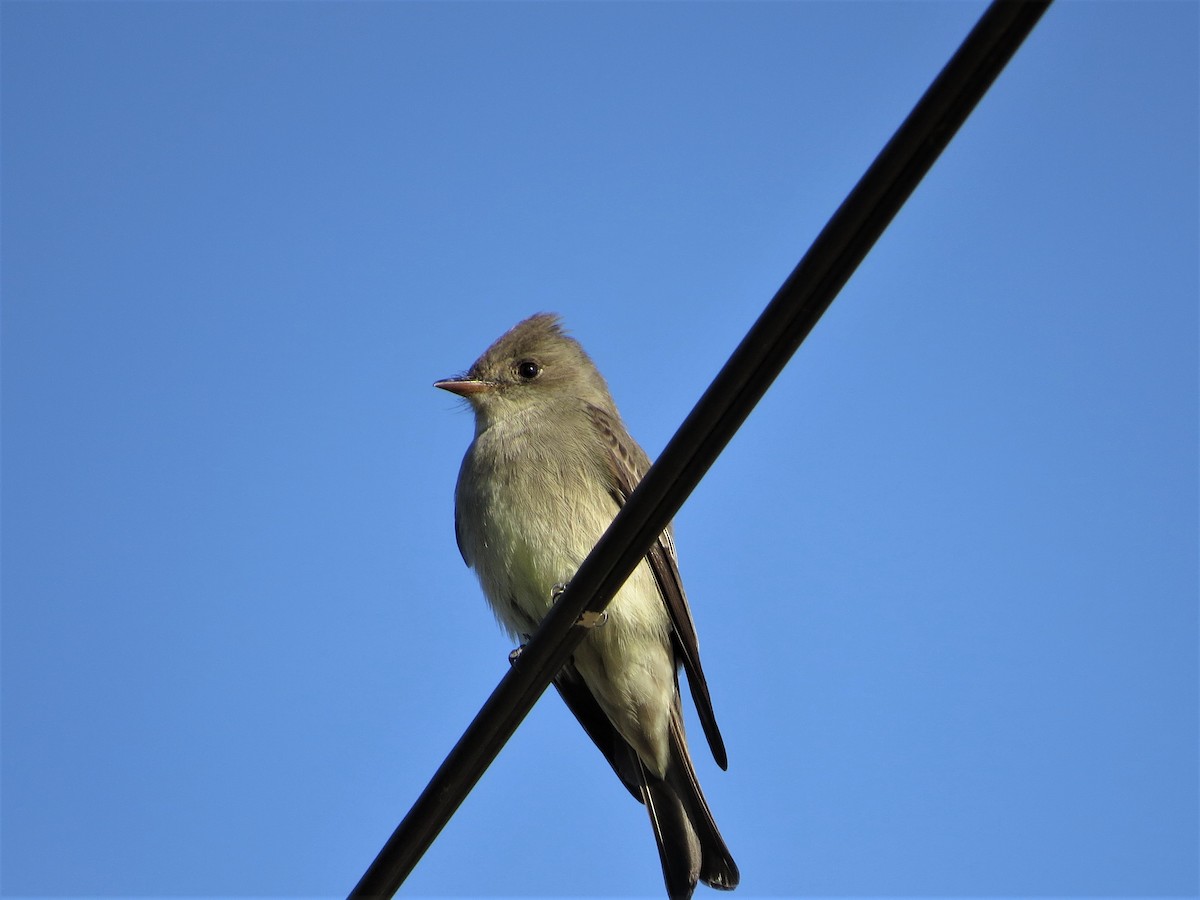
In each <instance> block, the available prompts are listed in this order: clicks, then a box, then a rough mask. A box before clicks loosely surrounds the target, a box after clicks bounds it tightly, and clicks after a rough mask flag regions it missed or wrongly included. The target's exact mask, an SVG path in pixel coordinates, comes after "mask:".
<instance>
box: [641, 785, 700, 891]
mask: <svg viewBox="0 0 1200 900" xmlns="http://www.w3.org/2000/svg"><path fill="white" fill-rule="evenodd" d="M639 765H640V763H639ZM644 774H645V782H644V784H645V787H644V788H643V792H642V794H643V797H644V798H645V801H646V811H647V812H648V813H650V826H651V827H652V828H653V829H654V840H655V841H656V842H657V843H658V858H659V861H660V862H661V863H662V871H663V881H664V882H666V885H667V896H668V897H670V900H689V898H690V897H691V896H692V892H693V891H694V890H696V880H697V879H698V878H699V877H700V871H701V869H702V862H703V857H702V853H703V851H702V849H701V847H700V841H699V839H698V838H697V836H696V832H695V830H694V829H693V828H692V823H691V822H690V821H688V815H687V810H686V809H685V808H684V806H683V804H682V803H681V802H680V800H679V798H678V797H677V796H675V792H674V791H673V790H671V786H670V785H669V784H667V783H666V782H665V781H662V780H661V779H659V778H655V777H654V776H653V775H650V774H649V773H644Z"/></svg>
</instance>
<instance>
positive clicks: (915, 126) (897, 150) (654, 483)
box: [350, 0, 1050, 898]
mask: <svg viewBox="0 0 1200 900" xmlns="http://www.w3.org/2000/svg"><path fill="white" fill-rule="evenodd" d="M1049 5H1050V0H1028V2H1026V0H994V2H993V3H992V4H991V6H989V7H988V9H987V10H986V11H985V12H984V14H983V16H982V17H981V18H980V19H979V21H978V22H977V23H976V25H975V27H974V28H973V29H972V30H971V32H970V34H968V35H967V37H966V39H965V40H964V41H963V43H962V45H961V46H960V47H959V48H958V50H957V51H956V52H955V54H954V56H953V57H951V59H950V61H949V62H948V63H947V64H946V66H945V67H944V68H943V69H942V71H941V73H939V75H938V77H937V78H936V79H935V80H934V82H933V84H931V85H930V86H929V88H928V90H926V92H925V94H924V96H922V97H921V99H920V101H919V102H918V103H917V105H916V106H915V107H914V108H913V110H912V112H911V113H909V115H908V118H907V119H905V121H904V123H903V124H902V125H901V126H900V128H899V129H898V130H897V131H896V133H895V134H894V135H893V136H892V139H891V140H890V141H888V143H887V145H886V146H885V147H884V148H883V150H882V151H881V152H880V154H879V156H877V157H876V159H875V161H874V162H873V163H872V164H871V166H870V168H869V169H867V171H866V173H865V174H864V175H863V177H862V178H861V179H860V180H859V182H858V184H857V185H855V187H854V190H853V191H851V192H850V194H849V196H847V197H846V199H845V201H843V203H842V205H841V206H840V207H839V208H838V210H837V212H836V213H834V215H833V217H832V218H831V219H830V220H829V223H828V224H827V225H826V226H825V228H824V229H823V230H822V231H821V233H820V235H818V237H817V239H816V241H815V242H814V243H813V245H812V247H810V248H809V251H808V252H807V253H806V254H805V255H804V258H803V259H801V260H800V263H799V265H797V266H796V268H795V269H794V270H793V271H792V274H791V275H789V276H788V278H787V280H786V281H785V282H784V283H783V286H782V287H780V289H779V291H778V292H777V293H776V294H775V297H774V298H773V299H772V300H771V302H770V303H769V304H768V305H767V308H766V309H765V310H764V311H763V313H762V315H761V316H759V318H758V321H757V322H755V323H754V326H753V327H752V328H751V329H750V331H749V332H748V333H747V334H746V337H745V338H743V339H742V342H741V343H740V344H739V345H738V347H737V349H736V350H734V352H733V355H732V356H730V358H729V361H728V362H727V363H726V364H725V366H724V368H722V369H721V371H720V373H719V374H718V375H717V377H716V378H715V379H714V380H713V383H712V384H711V385H710V386H709V388H708V390H707V391H705V393H704V396H702V397H701V398H700V401H699V402H698V403H697V404H696V406H695V408H694V409H693V410H692V412H691V413H690V414H689V415H688V417H687V418H686V419H685V420H684V422H683V424H682V425H681V426H680V427H679V430H678V431H677V432H676V433H675V436H674V437H673V438H672V439H671V441H670V443H668V444H667V446H666V448H665V449H664V450H663V452H662V455H661V456H659V458H658V461H657V462H655V463H654V465H653V466H651V467H650V470H649V471H648V472H647V473H646V476H645V477H644V478H643V479H642V481H641V483H640V484H639V485H638V487H637V489H636V490H635V491H634V492H633V494H632V495H631V496H630V497H629V499H628V501H627V502H626V503H625V505H624V506H623V507H622V508H621V510H620V512H619V513H618V514H617V516H616V518H614V519H613V522H612V524H611V525H610V526H609V528H608V530H607V531H606V532H605V533H604V535H603V536H602V537H601V538H600V541H599V542H598V543H597V544H596V546H595V548H594V549H593V550H592V552H591V553H590V554H589V555H588V557H587V559H585V560H584V561H583V564H582V565H581V566H580V567H579V571H578V572H576V573H575V577H574V578H572V579H571V582H570V584H568V586H567V589H566V590H565V591H564V592H563V593H562V594H561V596H560V597H559V598H558V601H557V602H556V603H555V605H554V607H553V608H552V609H551V610H550V612H549V614H547V616H546V617H545V619H543V621H542V624H541V626H540V627H539V628H538V630H537V632H536V633H535V634H534V635H533V637H532V638H531V639H530V640H529V642H528V644H526V646H525V649H524V652H523V653H522V654H521V655H520V657H518V659H517V660H516V663H515V664H514V665H513V666H512V668H510V669H509V671H508V672H507V674H506V675H505V676H504V678H502V679H501V681H500V684H499V685H498V686H497V687H496V689H495V690H494V691H493V692H492V695H491V696H490V697H489V698H488V699H487V702H486V703H484V705H483V708H482V709H480V711H479V713H478V714H477V715H476V716H475V719H474V720H473V721H472V722H471V724H470V725H469V726H468V727H467V730H466V731H465V732H464V733H463V736H462V737H461V738H460V739H459V741H458V743H457V744H455V745H454V749H452V750H451V751H450V754H449V756H447V757H446V760H445V761H444V762H443V763H442V765H441V766H440V767H439V768H438V770H437V772H436V773H435V774H434V776H433V779H432V780H431V781H430V782H429V784H428V786H427V787H426V788H425V790H424V791H423V792H422V793H421V796H420V797H419V798H417V801H416V803H414V804H413V807H412V809H410V810H409V812H408V815H406V816H405V817H404V820H403V821H402V822H401V823H400V824H399V826H397V828H396V830H395V832H394V833H393V834H392V836H391V837H390V838H389V839H388V841H387V843H386V844H385V845H384V847H383V849H382V850H380V851H379V855H378V856H377V857H376V858H375V861H374V862H373V863H371V866H370V867H369V868H368V869H367V871H366V873H365V874H364V875H363V877H362V878H361V879H360V880H359V882H358V884H357V885H356V886H355V888H354V890H353V891H352V892H351V894H350V896H351V897H352V898H358V897H391V896H392V895H393V894H395V892H396V891H397V890H398V889H399V887H400V885H401V884H403V883H404V880H405V878H407V877H408V875H409V873H410V872H412V870H413V868H415V866H416V864H417V862H418V861H419V860H420V859H421V857H422V856H423V855H424V854H425V851H426V850H428V849H429V846H430V845H431V844H432V843H433V841H434V839H435V838H436V837H437V835H438V834H439V833H440V832H441V830H442V828H443V827H445V825H446V823H447V822H448V821H449V820H450V817H451V816H452V815H453V814H454V812H455V811H456V810H457V809H458V807H459V805H460V804H461V803H462V801H463V799H464V798H465V797H466V795H467V794H468V793H469V792H470V790H471V788H473V787H474V786H475V783H476V782H477V781H478V780H479V779H480V777H481V776H482V775H483V772H484V771H485V770H486V769H487V767H488V766H489V765H491V763H492V761H493V760H494V759H495V758H496V755H497V754H498V753H499V752H500V750H501V748H502V747H503V746H504V744H505V743H506V742H507V741H508V739H509V738H510V737H511V736H512V734H513V732H514V731H515V730H516V728H517V726H518V725H519V724H520V723H521V721H522V720H523V719H524V718H525V716H526V715H527V714H528V713H529V711H530V710H531V709H532V708H533V705H534V703H536V702H537V700H538V698H539V697H540V696H541V695H542V693H543V692H544V691H545V690H546V687H547V686H548V685H549V684H550V682H551V680H553V678H554V676H555V675H556V674H557V673H558V671H559V669H561V668H562V666H563V664H564V663H565V662H566V661H567V660H568V659H569V658H570V656H571V654H572V653H573V652H574V650H575V648H576V647H577V646H578V645H579V643H580V641H582V640H583V637H584V635H585V634H586V632H587V629H586V628H583V627H581V626H579V625H578V624H577V623H578V621H579V618H580V616H581V615H582V614H583V613H584V612H585V611H593V612H599V611H601V610H603V609H604V607H605V606H606V605H607V604H608V602H609V600H611V599H612V597H613V595H614V594H616V592H617V591H618V590H619V589H620V587H621V585H622V584H624V583H625V580H626V579H627V578H628V577H629V575H630V573H631V572H632V571H633V570H634V568H636V566H637V565H638V563H639V562H640V561H641V560H642V558H643V557H644V556H645V555H646V552H647V551H648V550H649V548H650V545H651V544H652V543H653V542H654V541H655V540H657V538H658V536H659V534H661V533H662V531H663V530H664V529H665V528H666V526H667V523H668V522H670V520H671V519H672V518H673V517H674V516H675V513H676V512H678V511H679V508H680V507H681V506H682V505H683V502H684V500H686V499H687V497H688V496H689V495H690V494H691V492H692V491H693V490H694V489H695V487H696V485H697V484H698V483H699V482H700V479H701V478H702V477H704V474H705V473H706V472H707V471H708V469H709V467H710V466H711V465H712V464H713V462H714V461H715V460H716V458H717V456H718V455H719V454H720V452H721V451H722V450H723V449H724V448H725V445H726V444H728V443H729V440H730V439H731V438H732V437H733V435H734V433H735V432H736V431H737V429H738V428H739V427H741V424H742V422H744V421H745V420H746V417H747V416H748V415H749V414H750V411H751V410H752V409H753V408H754V406H755V405H756V404H757V403H758V401H759V400H760V399H761V398H762V396H763V394H764V393H766V391H767V388H769V387H770V386H771V383H772V382H773V381H774V380H775V378H776V377H777V376H778V375H779V373H780V372H781V371H782V370H783V367H784V366H785V365H786V364H787V362H788V360H789V359H791V357H792V355H793V354H794V353H795V352H796V350H797V348H799V346H800V343H801V342H802V341H803V340H804V338H805V337H806V336H807V335H808V333H809V332H810V331H811V330H812V328H813V326H814V325H816V323H817V320H818V319H820V318H821V316H822V315H823V314H824V312H825V310H826V309H828V308H829V305H830V303H832V302H833V298H834V297H836V296H837V293H838V291H840V290H841V288H842V286H843V285H844V284H845V283H846V281H847V280H848V279H849V278H850V276H851V274H852V273H853V272H854V270H855V269H856V268H857V267H858V265H859V263H860V262H862V260H863V258H864V257H865V256H866V255H867V252H868V251H869V250H870V249H871V247H872V246H874V244H875V241H876V240H878V238H879V236H880V235H881V234H882V233H883V231H884V229H885V228H886V227H887V226H888V224H889V223H890V222H891V220H892V218H893V217H894V216H895V215H896V213H897V212H898V211H899V210H900V207H901V206H903V204H904V202H905V201H906V200H907V199H908V197H909V195H910V194H911V193H912V192H913V190H914V189H915V188H916V186H917V184H918V183H919V182H920V181H921V179H922V178H923V177H924V176H925V174H926V173H927V172H928V171H929V169H930V167H931V166H932V165H933V163H934V161H935V160H936V159H937V158H938V156H939V155H940V154H941V152H942V150H943V149H945V147H946V145H947V144H948V143H949V142H950V140H951V138H953V137H954V135H955V133H956V132H957V131H958V129H959V127H960V126H961V125H962V123H963V122H964V121H965V120H966V118H967V116H968V115H969V114H970V113H971V110H973V109H974V108H975V106H976V104H977V103H978V102H979V100H980V98H982V97H983V95H984V94H985V93H986V92H987V90H988V88H989V87H990V86H991V84H992V82H993V81H994V80H995V79H996V76H997V75H999V74H1000V71H1001V70H1002V69H1003V68H1004V66H1005V65H1006V64H1007V63H1008V61H1009V60H1010V59H1011V58H1012V56H1013V54H1014V53H1016V51H1017V48H1018V47H1020V45H1021V43H1022V42H1023V41H1024V40H1025V38H1026V37H1027V36H1028V35H1029V33H1030V32H1031V31H1032V30H1033V28H1034V26H1035V25H1036V24H1037V22H1038V20H1039V19H1040V18H1041V16H1042V14H1043V13H1044V12H1045V10H1046V8H1047V7H1048V6H1049Z"/></svg>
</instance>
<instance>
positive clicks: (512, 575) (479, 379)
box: [436, 314, 739, 898]
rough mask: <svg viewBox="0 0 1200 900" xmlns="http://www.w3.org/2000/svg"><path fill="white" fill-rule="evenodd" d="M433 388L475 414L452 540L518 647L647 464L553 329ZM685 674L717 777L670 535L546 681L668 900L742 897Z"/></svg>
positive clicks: (713, 739) (511, 342)
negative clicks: (649, 854) (713, 808)
mask: <svg viewBox="0 0 1200 900" xmlns="http://www.w3.org/2000/svg"><path fill="white" fill-rule="evenodd" d="M436 387H439V388H443V389H444V390H447V391H450V392H452V393H455V394H458V395H459V396H461V397H464V398H466V399H467V400H468V401H470V404H471V407H472V409H473V411H474V413H475V439H474V440H473V441H472V442H471V446H470V448H469V449H468V450H467V454H466V457H465V458H464V459H463V463H462V469H461V470H460V472H459V476H458V486H457V488H456V490H455V497H454V499H455V515H454V527H455V535H456V537H457V539H458V547H459V550H460V551H461V552H462V555H463V559H464V560H466V563H467V565H468V566H470V567H471V568H472V569H474V570H475V573H476V574H477V575H478V576H479V582H480V584H481V585H482V587H483V592H484V594H485V595H486V597H487V600H488V602H489V603H490V604H491V607H492V610H493V611H494V612H495V614H496V618H497V619H499V621H500V623H501V624H502V625H503V626H504V627H505V628H506V629H507V630H508V631H509V633H510V634H512V635H513V637H514V638H516V639H517V640H520V639H521V637H522V636H528V635H529V634H531V633H532V632H533V631H534V630H535V628H536V627H537V625H538V623H539V622H540V621H541V619H542V617H543V616H544V615H545V614H546V612H547V611H548V610H549V609H550V606H551V605H552V603H553V597H554V593H555V588H556V586H557V585H561V584H565V583H566V582H568V581H569V580H570V579H571V577H572V576H573V575H574V574H575V571H576V570H577V569H578V568H579V564H580V563H581V562H583V559H584V557H585V556H587V554H588V553H589V552H590V551H591V549H592V547H593V546H594V545H595V543H596V541H597V540H599V538H600V535H601V534H602V533H603V532H604V530H605V529H606V528H607V527H608V525H609V524H610V523H611V522H612V519H613V516H614V515H616V513H617V510H618V509H619V508H620V507H621V505H622V504H624V502H625V500H626V498H627V497H628V496H629V495H630V493H631V492H632V491H633V489H634V487H635V486H636V485H637V483H638V481H640V480H641V478H642V476H643V475H644V474H645V472H646V470H647V469H648V468H649V466H650V461H649V459H648V458H647V456H646V454H645V452H644V451H643V450H642V448H641V447H639V446H638V445H637V443H636V442H635V441H634V440H633V438H631V437H630V436H629V433H628V432H627V431H626V430H625V425H624V424H623V423H622V422H621V418H620V416H619V415H618V413H617V408H616V405H615V404H614V403H613V400H612V397H611V396H610V395H609V392H608V385H607V384H606V383H605V381H604V378H603V377H602V376H601V375H600V372H599V371H597V369H596V366H595V365H594V364H593V363H592V361H591V359H589V358H588V356H587V354H586V353H584V351H583V348H582V347H581V346H580V345H579V344H578V343H577V342H576V341H575V340H573V339H572V338H570V337H569V336H567V335H566V334H565V333H564V332H563V330H562V327H561V325H560V324H559V320H558V318H557V317H556V316H553V315H547V314H540V315H535V316H532V317H530V318H528V319H526V320H525V321H523V322H520V323H519V324H517V325H516V326H515V327H514V328H513V329H512V330H511V331H509V332H508V333H506V334H504V335H503V336H502V337H500V338H499V339H498V340H497V341H496V342H495V343H494V344H492V346H491V347H489V348H488V349H487V351H486V352H485V353H484V354H483V356H481V357H479V359H477V360H476V361H475V363H474V365H472V366H471V368H470V369H469V370H468V371H467V373H466V374H465V375H462V376H460V377H457V378H451V379H447V380H445V381H439V382H437V383H436ZM680 666H682V667H683V669H684V671H685V672H686V674H687V678H688V682H689V684H690V685H691V689H692V697H693V699H694V701H695V704H696V709H697V712H698V713H699V718H700V722H701V724H702V726H703V728H704V733H705V736H706V737H707V738H708V743H709V746H710V747H711V748H712V752H713V756H714V757H715V758H716V760H717V763H718V765H720V766H721V768H725V767H726V765H727V762H726V756H725V746H724V744H723V742H722V740H721V735H720V732H719V731H718V730H717V724H716V720H715V718H714V717H713V710H712V701H711V699H710V698H709V694H708V686H707V684H706V683H705V680H704V672H703V670H702V669H701V667H700V655H699V647H698V645H697V640H696V627H695V624H694V623H693V621H692V615H691V611H690V610H689V609H688V602H687V597H686V595H685V594H684V592H683V584H682V582H681V580H680V576H679V569H678V567H677V564H676V559H675V547H674V544H673V542H672V539H671V531H670V529H669V528H668V530H667V531H665V532H664V533H663V534H662V535H661V536H660V537H659V539H658V541H657V542H656V543H655V545H654V546H653V547H652V548H651V550H650V552H649V553H648V554H647V556H646V559H645V560H644V561H643V562H642V563H640V564H639V565H638V567H637V568H636V569H635V570H634V572H633V574H632V575H631V576H630V577H629V580H628V581H627V582H626V583H625V585H624V586H623V587H622V588H621V589H620V591H618V592H617V594H616V596H615V597H614V598H613V600H612V602H611V603H610V604H609V606H608V618H607V620H606V621H604V622H603V623H602V624H600V625H598V626H596V627H594V628H593V629H592V630H591V631H590V633H589V634H588V636H587V637H586V638H584V640H583V643H582V644H580V645H579V648H578V649H577V650H576V651H575V654H574V656H573V657H572V659H571V661H570V662H569V663H568V664H567V665H566V666H565V667H564V668H563V670H562V671H561V672H560V673H559V675H558V676H557V678H556V679H555V686H556V687H557V688H558V691H559V693H560V694H561V695H562V698H563V699H564V700H565V701H566V703H567V706H568V707H569V708H570V709H571V711H572V712H573V713H574V714H575V716H576V718H578V719H579V722H580V724H582V725H583V727H584V729H585V730H586V731H587V733H588V734H589V735H590V736H591V738H592V740H593V741H595V743H596V745H597V746H598V747H599V748H600V751H601V752H602V753H603V754H604V755H605V757H606V758H607V759H608V762H609V764H610V765H611V766H612V767H613V770H614V771H615V772H616V773H617V776H618V777H619V778H620V779H621V781H622V782H623V783H624V784H625V787H627V788H628V789H629V791H630V792H631V793H632V794H633V796H634V797H635V798H637V799H638V800H640V801H642V802H643V803H644V804H645V805H646V808H647V810H648V811H649V813H650V823H651V825H652V827H653V828H654V837H655V839H656V840H657V842H658V850H659V856H660V858H661V861H662V869H663V878H664V879H665V881H666V885H667V893H668V894H669V895H670V897H672V898H687V897H690V896H691V895H692V892H693V891H694V890H695V887H696V882H697V880H700V881H703V882H704V883H705V884H708V885H711V886H712V887H715V888H721V889H726V890H729V889H732V888H734V887H736V886H737V883H738V879H739V875H738V869H737V865H736V864H735V863H734V861H733V857H732V856H730V853H729V849H728V848H727V847H726V846H725V842H724V840H722V838H721V835H720V832H718V831H717V826H716V823H715V822H714V821H713V817H712V813H711V812H710V811H709V808H708V803H707V802H706V801H705V799H704V794H703V793H702V792H701V790H700V784H699V782H698V781H697V779H696V771H695V769H694V767H693V766H692V760H691V757H690V755H689V753H688V746H687V740H686V739H685V737H684V732H683V712H682V707H681V704H680V698H679V678H678V672H679V668H680Z"/></svg>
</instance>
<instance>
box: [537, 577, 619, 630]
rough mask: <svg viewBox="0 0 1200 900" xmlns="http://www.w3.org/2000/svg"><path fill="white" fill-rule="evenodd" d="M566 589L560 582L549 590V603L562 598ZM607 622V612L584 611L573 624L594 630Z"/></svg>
mask: <svg viewBox="0 0 1200 900" xmlns="http://www.w3.org/2000/svg"><path fill="white" fill-rule="evenodd" d="M566 589H567V586H566V585H565V584H563V583H562V582H559V583H558V584H556V585H555V586H554V587H552V588H550V602H551V603H557V602H558V598H559V597H561V596H562V593H563V591H565V590H566ZM607 621H608V610H604V611H603V612H591V611H590V610H584V611H583V612H582V613H580V614H579V618H578V619H576V620H575V624H576V625H579V626H580V627H582V628H596V627H598V626H600V625H603V624H604V623H605V622H607Z"/></svg>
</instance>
